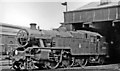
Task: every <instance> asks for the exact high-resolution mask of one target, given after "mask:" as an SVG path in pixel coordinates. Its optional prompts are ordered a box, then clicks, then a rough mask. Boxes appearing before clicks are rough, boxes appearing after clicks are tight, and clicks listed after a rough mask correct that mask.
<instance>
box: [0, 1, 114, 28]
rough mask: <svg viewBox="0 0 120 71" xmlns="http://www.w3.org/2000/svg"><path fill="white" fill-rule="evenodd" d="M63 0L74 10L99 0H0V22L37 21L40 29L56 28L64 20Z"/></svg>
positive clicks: (16, 23)
mask: <svg viewBox="0 0 120 71" xmlns="http://www.w3.org/2000/svg"><path fill="white" fill-rule="evenodd" d="M65 1H67V2H68V10H75V9H77V8H79V7H81V6H83V5H85V4H87V3H89V2H96V1H100V0H0V22H3V23H7V24H13V25H19V26H25V27H29V24H30V23H37V25H38V26H40V28H41V29H52V28H58V27H59V26H60V23H61V22H63V20H64V15H63V12H64V11H65V10H66V9H65V6H62V5H61V3H62V2H65ZM114 1H116V0H114Z"/></svg>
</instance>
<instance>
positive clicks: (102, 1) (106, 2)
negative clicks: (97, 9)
mask: <svg viewBox="0 0 120 71" xmlns="http://www.w3.org/2000/svg"><path fill="white" fill-rule="evenodd" d="M110 2H111V0H101V1H100V5H104V4H108V3H110Z"/></svg>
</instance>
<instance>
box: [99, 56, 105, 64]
mask: <svg viewBox="0 0 120 71" xmlns="http://www.w3.org/2000/svg"><path fill="white" fill-rule="evenodd" d="M98 61H99V64H100V65H103V64H104V63H105V59H104V58H103V57H100V58H99V59H98Z"/></svg>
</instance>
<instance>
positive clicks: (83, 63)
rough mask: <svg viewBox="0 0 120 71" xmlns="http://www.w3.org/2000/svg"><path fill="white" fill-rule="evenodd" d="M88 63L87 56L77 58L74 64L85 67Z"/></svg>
mask: <svg viewBox="0 0 120 71" xmlns="http://www.w3.org/2000/svg"><path fill="white" fill-rule="evenodd" d="M87 63H88V60H87V59H85V58H77V59H75V63H74V66H81V67H84V66H86V65H87Z"/></svg>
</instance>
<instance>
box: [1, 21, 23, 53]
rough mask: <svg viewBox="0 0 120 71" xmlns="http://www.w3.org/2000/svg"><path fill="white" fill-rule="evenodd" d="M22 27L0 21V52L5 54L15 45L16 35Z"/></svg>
mask: <svg viewBox="0 0 120 71" xmlns="http://www.w3.org/2000/svg"><path fill="white" fill-rule="evenodd" d="M21 28H23V27H20V26H16V25H11V24H6V23H0V54H6V53H7V52H9V51H11V50H12V49H13V48H14V47H16V46H17V42H16V35H17V32H18V31H19V29H21Z"/></svg>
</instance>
